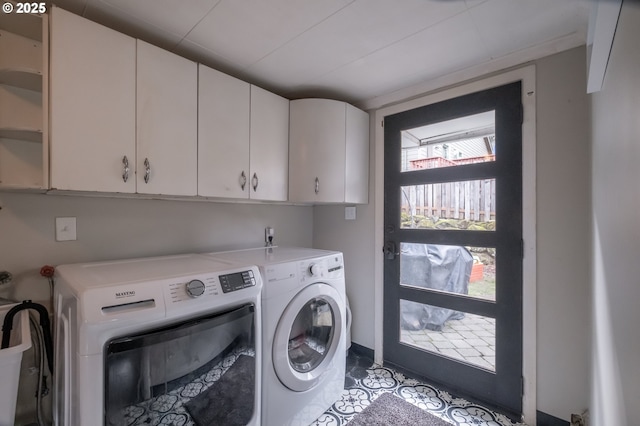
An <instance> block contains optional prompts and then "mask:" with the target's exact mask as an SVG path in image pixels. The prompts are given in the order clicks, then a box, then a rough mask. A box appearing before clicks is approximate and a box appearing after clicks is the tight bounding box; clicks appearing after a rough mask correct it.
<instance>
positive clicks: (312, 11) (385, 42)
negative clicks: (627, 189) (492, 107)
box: [54, 0, 590, 109]
mask: <svg viewBox="0 0 640 426" xmlns="http://www.w3.org/2000/svg"><path fill="white" fill-rule="evenodd" d="M54 3H56V4H57V5H59V6H60V7H63V8H65V9H67V10H70V11H72V12H74V13H77V14H79V15H82V16H84V17H86V18H88V19H91V20H93V21H96V22H99V23H102V24H104V25H106V26H109V27H111V28H115V29H117V30H119V31H121V32H124V33H126V34H129V35H131V36H134V37H137V38H140V39H143V40H146V41H148V42H150V43H153V44H155V45H158V46H160V47H162V48H165V49H167V50H170V51H173V52H176V53H179V54H180V55H182V56H185V57H187V58H190V59H193V60H196V61H198V62H201V63H203V64H206V65H208V66H211V67H212V68H216V69H218V70H220V71H223V72H226V73H228V74H231V75H234V76H236V77H238V78H241V79H243V80H246V81H248V82H250V83H253V84H256V85H259V86H262V87H264V88H266V89H268V90H271V91H273V92H276V93H278V94H280V95H282V96H285V97H287V98H290V99H296V98H301V97H327V98H334V99H340V100H344V101H347V102H351V103H354V104H356V105H358V106H360V107H362V108H366V109H370V108H375V107H379V106H382V105H383V104H385V103H387V102H388V101H389V100H391V99H393V94H394V93H399V92H401V91H402V90H403V89H406V88H408V87H415V86H420V85H424V84H426V83H428V82H437V81H446V80H443V79H445V78H446V77H447V76H449V77H450V76H452V75H458V76H459V81H460V80H462V79H463V78H465V77H466V78H468V77H469V76H474V72H475V73H476V74H478V75H480V73H486V72H487V71H496V70H498V69H501V68H505V67H509V66H515V65H518V64H521V63H523V62H526V61H530V60H532V59H536V58H538V57H542V56H546V55H549V54H552V53H556V52H558V51H561V50H565V49H569V48H572V47H575V46H579V45H582V44H585V43H586V38H587V24H588V19H589V7H590V2H589V0H57V1H54ZM474 70H475V71H474ZM449 84H451V83H449Z"/></svg>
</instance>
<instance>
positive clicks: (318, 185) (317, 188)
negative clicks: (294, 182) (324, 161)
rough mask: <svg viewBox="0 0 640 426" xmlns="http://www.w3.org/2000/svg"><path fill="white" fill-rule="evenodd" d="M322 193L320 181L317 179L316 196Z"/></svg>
mask: <svg viewBox="0 0 640 426" xmlns="http://www.w3.org/2000/svg"><path fill="white" fill-rule="evenodd" d="M319 192H320V179H318V178H316V194H318V193H319Z"/></svg>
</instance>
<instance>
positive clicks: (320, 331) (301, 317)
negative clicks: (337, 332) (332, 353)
mask: <svg viewBox="0 0 640 426" xmlns="http://www.w3.org/2000/svg"><path fill="white" fill-rule="evenodd" d="M334 321H335V320H334V314H333V309H331V305H329V303H328V302H327V301H326V300H324V299H320V298H317V299H313V300H311V301H309V302H307V304H306V305H304V306H303V307H302V309H301V310H300V312H299V313H298V315H297V316H296V319H295V320H294V321H293V326H292V327H291V332H290V333H289V363H290V364H291V366H292V367H293V369H294V370H296V371H298V372H300V373H306V372H308V371H311V370H313V369H314V368H316V367H317V366H318V365H319V364H320V363H321V362H322V360H323V359H324V357H325V356H326V355H327V352H328V351H329V348H330V346H331V341H332V340H333V330H334Z"/></svg>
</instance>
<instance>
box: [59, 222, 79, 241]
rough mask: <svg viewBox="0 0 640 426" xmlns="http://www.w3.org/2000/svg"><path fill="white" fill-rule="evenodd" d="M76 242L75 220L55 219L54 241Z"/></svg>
mask: <svg viewBox="0 0 640 426" xmlns="http://www.w3.org/2000/svg"><path fill="white" fill-rule="evenodd" d="M75 240H76V218H75V217H56V241H75Z"/></svg>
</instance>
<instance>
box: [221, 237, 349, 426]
mask: <svg viewBox="0 0 640 426" xmlns="http://www.w3.org/2000/svg"><path fill="white" fill-rule="evenodd" d="M211 255H212V256H214V257H215V258H216V259H217V260H223V261H230V262H234V263H237V264H253V265H257V266H258V267H259V268H260V272H261V273H262V279H263V282H264V286H263V291H262V331H263V335H262V337H263V338H262V344H263V351H262V363H263V364H262V374H263V376H262V386H263V387H262V425H263V426H283V425H295V426H304V425H308V424H310V423H312V422H313V421H314V420H316V419H317V418H318V417H320V416H321V415H322V413H323V412H324V411H326V410H327V409H328V408H330V407H331V405H332V404H333V403H334V402H335V401H336V400H338V399H339V398H340V395H341V393H342V391H343V390H344V375H345V362H346V356H345V350H346V349H345V343H346V334H347V328H346V316H347V315H346V304H345V299H346V297H345V279H344V262H343V257H342V253H340V252H333V251H325V250H314V249H304V248H287V247H271V248H260V249H251V250H240V251H233V252H225V253H212V254H211Z"/></svg>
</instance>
